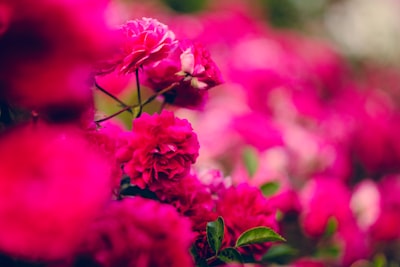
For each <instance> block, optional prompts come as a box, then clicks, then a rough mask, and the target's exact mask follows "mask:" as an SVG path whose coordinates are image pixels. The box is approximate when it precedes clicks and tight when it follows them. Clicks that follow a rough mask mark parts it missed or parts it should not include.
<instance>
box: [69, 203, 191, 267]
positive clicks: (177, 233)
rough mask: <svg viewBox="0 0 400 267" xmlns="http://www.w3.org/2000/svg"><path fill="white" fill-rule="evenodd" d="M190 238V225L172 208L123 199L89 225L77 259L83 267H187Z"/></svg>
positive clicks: (189, 256) (111, 205)
mask: <svg viewBox="0 0 400 267" xmlns="http://www.w3.org/2000/svg"><path fill="white" fill-rule="evenodd" d="M192 237H193V234H192V232H191V230H190V223H189V221H188V220H187V219H185V218H183V217H181V216H179V214H178V213H177V212H176V211H175V209H174V208H173V207H170V206H168V205H165V204H160V203H158V202H155V201H153V200H147V199H143V198H139V197H135V198H130V199H129V198H126V199H124V200H122V201H114V202H111V203H110V205H109V206H108V207H106V209H105V210H104V212H103V214H102V215H101V216H100V217H99V218H98V219H97V220H96V221H95V222H94V223H93V224H92V226H91V227H90V230H89V231H88V233H87V235H86V238H85V240H84V242H82V245H81V247H80V248H81V249H80V251H79V253H78V255H77V256H78V257H77V258H78V259H85V266H87V265H88V262H90V263H93V265H95V266H102V267H114V266H127V267H164V266H171V267H190V266H194V263H193V260H192V256H191V255H190V253H189V248H190V245H191V242H192V241H193V240H192ZM90 266H92V265H90Z"/></svg>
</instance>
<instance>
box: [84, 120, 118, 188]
mask: <svg viewBox="0 0 400 267" xmlns="http://www.w3.org/2000/svg"><path fill="white" fill-rule="evenodd" d="M123 131H124V130H123V128H122V126H121V125H117V124H114V123H111V122H109V121H107V122H105V123H102V125H101V127H100V128H97V127H96V126H95V127H93V128H89V129H87V130H86V131H85V135H86V138H87V139H88V141H89V142H90V143H91V144H92V145H93V149H95V150H96V151H97V152H98V153H99V154H102V155H104V157H105V158H107V160H108V162H109V164H110V166H111V167H112V178H113V183H114V184H113V186H114V188H115V189H119V185H120V182H121V178H122V176H123V174H122V168H121V164H120V163H119V162H118V161H117V158H116V153H117V147H118V143H119V136H120V135H122V134H123Z"/></svg>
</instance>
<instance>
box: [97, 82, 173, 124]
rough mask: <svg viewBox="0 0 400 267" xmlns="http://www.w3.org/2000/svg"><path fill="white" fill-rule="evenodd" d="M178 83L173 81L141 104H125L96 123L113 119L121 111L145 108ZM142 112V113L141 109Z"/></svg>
mask: <svg viewBox="0 0 400 267" xmlns="http://www.w3.org/2000/svg"><path fill="white" fill-rule="evenodd" d="M177 84H178V83H173V84H171V85H170V86H168V87H167V88H164V89H162V90H160V91H158V92H157V93H155V94H154V95H152V96H150V97H149V98H147V99H146V100H145V101H144V102H143V103H141V104H136V105H132V106H125V107H124V108H123V109H121V110H119V111H117V112H116V113H113V114H111V115H110V116H107V117H105V118H102V119H99V120H96V121H95V123H96V124H99V123H101V122H104V121H107V120H109V119H111V118H114V117H115V116H118V115H119V114H121V113H123V112H125V111H128V110H132V109H133V108H137V107H139V108H141V109H142V108H143V107H144V106H146V105H147V104H149V103H151V102H153V100H154V99H156V98H157V97H158V96H160V95H162V94H164V93H166V92H168V91H169V90H171V89H172V88H174V87H175V86H176V85H177ZM140 113H141V111H140ZM137 117H139V116H137Z"/></svg>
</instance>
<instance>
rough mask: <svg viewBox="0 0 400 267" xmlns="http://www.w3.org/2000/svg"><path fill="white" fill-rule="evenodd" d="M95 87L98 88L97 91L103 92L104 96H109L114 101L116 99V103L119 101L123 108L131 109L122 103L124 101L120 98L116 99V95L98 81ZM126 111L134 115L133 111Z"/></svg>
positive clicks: (95, 82)
mask: <svg viewBox="0 0 400 267" xmlns="http://www.w3.org/2000/svg"><path fill="white" fill-rule="evenodd" d="M94 85H95V86H96V88H97V89H99V90H100V91H101V92H103V93H104V94H106V95H107V96H109V97H111V98H112V99H114V100H115V101H117V102H118V103H119V104H120V105H121V106H122V107H124V108H126V107H129V106H128V105H127V104H125V103H124V102H122V100H120V99H119V98H118V97H116V96H115V95H113V94H111V93H110V92H108V91H107V90H106V89H104V88H103V87H101V86H100V85H99V84H98V83H97V81H96V80H95V81H94ZM126 111H128V112H129V113H131V114H132V113H133V112H132V109H130V108H129V109H127V110H126Z"/></svg>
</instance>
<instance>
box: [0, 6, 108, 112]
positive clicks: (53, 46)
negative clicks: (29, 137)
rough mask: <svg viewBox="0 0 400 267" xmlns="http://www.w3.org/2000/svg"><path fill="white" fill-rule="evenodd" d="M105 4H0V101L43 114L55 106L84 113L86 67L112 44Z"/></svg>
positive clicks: (87, 98)
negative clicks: (40, 110)
mask: <svg viewBox="0 0 400 267" xmlns="http://www.w3.org/2000/svg"><path fill="white" fill-rule="evenodd" d="M106 2H107V1H106V0H100V1H95V0H83V1H79V0H60V1H55V0H39V1H34V2H32V1H28V0H15V1H10V0H7V1H5V3H4V1H2V4H1V5H2V8H0V13H4V11H1V9H3V8H4V7H5V10H6V11H7V12H6V21H5V22H4V23H6V25H4V29H0V31H3V32H2V34H1V35H0V47H1V49H0V69H1V70H2V71H1V73H0V98H1V99H2V100H4V99H5V100H6V101H7V102H9V103H11V104H13V105H19V106H22V107H24V108H29V109H32V108H34V109H41V108H43V109H45V111H46V113H47V112H48V111H49V109H50V111H51V110H52V108H53V107H54V106H57V105H59V104H62V105H63V107H64V108H65V110H66V111H68V110H71V111H72V110H73V111H72V112H76V109H80V108H81V109H84V108H83V107H85V106H87V105H88V103H90V101H91V98H92V92H91V81H90V75H91V72H92V66H93V65H94V64H95V63H96V62H97V60H100V59H102V58H103V57H105V56H108V54H109V52H110V51H111V49H112V48H113V44H114V41H113V40H114V39H115V38H113V36H114V34H113V33H112V32H111V31H110V29H108V27H107V26H106V22H105V20H104V11H105V7H106V4H107V3H106ZM22 10H23V12H22ZM1 16H2V15H0V17H1ZM1 20H3V19H2V18H0V24H2V22H1ZM0 28H2V26H1V25H0ZM61 29H62V30H61ZM99 40H101V41H99ZM82 106H83V107H82Z"/></svg>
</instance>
